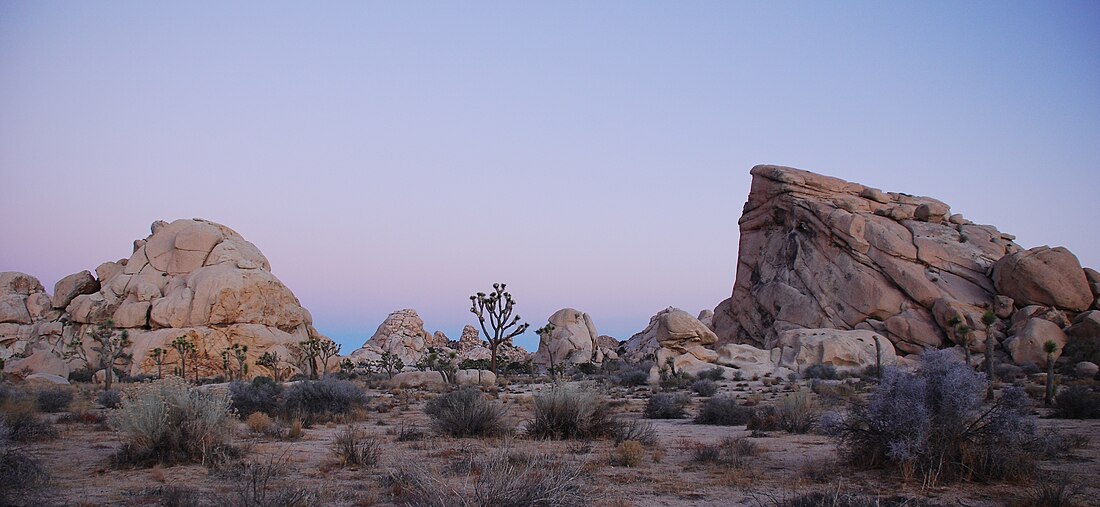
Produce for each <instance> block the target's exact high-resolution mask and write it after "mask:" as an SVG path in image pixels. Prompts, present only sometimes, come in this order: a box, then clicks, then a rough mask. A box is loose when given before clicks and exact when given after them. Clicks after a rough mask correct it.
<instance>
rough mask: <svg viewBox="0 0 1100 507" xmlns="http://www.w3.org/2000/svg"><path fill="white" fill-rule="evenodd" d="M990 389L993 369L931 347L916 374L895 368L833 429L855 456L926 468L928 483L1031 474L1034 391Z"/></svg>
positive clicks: (909, 471)
mask: <svg viewBox="0 0 1100 507" xmlns="http://www.w3.org/2000/svg"><path fill="white" fill-rule="evenodd" d="M985 388H986V383H985V375H984V374H980V373H977V372H975V371H974V370H973V369H972V368H970V367H969V366H967V365H965V364H963V362H962V361H961V360H958V359H956V358H954V357H953V356H952V355H951V353H950V352H949V351H936V350H933V351H928V352H925V353H924V354H922V356H921V365H920V367H919V368H918V370H917V372H916V373H915V374H911V373H906V372H902V371H898V370H887V371H886V373H885V374H884V375H883V378H882V381H881V383H880V384H879V385H878V386H877V387H876V388H875V389H874V390H873V391H872V392H871V395H870V397H869V399H868V401H867V402H866V403H859V404H854V405H853V406H852V408H851V410H850V411H849V415H848V417H847V418H846V419H844V420H842V421H840V422H839V423H838V427H835V428H831V429H827V431H829V432H830V433H833V434H835V435H837V436H838V437H839V439H840V443H841V450H842V452H843V454H844V455H845V456H846V457H847V458H848V459H849V460H850V461H852V462H853V463H855V464H858V465H862V466H891V467H896V468H897V469H899V470H900V471H901V472H902V474H903V476H905V477H907V478H908V477H910V476H914V475H917V474H919V475H920V477H921V479H922V481H923V483H924V484H925V485H927V486H933V485H935V484H937V483H939V482H940V481H955V480H982V481H993V480H1012V479H1018V478H1024V477H1026V476H1027V475H1029V474H1030V471H1031V470H1032V468H1033V467H1032V464H1033V463H1034V456H1033V455H1032V453H1031V452H1029V451H1027V450H1026V449H1027V447H1028V446H1029V445H1030V444H1031V442H1032V441H1033V440H1034V437H1035V421H1034V418H1033V416H1031V415H1030V414H1029V406H1028V400H1027V397H1026V395H1025V394H1024V393H1023V392H1021V391H1020V390H1018V389H1006V390H1005V391H1004V393H1003V394H1002V395H1001V397H1000V398H999V399H997V400H996V401H995V402H994V403H992V404H985V403H984V402H983V400H984V398H985Z"/></svg>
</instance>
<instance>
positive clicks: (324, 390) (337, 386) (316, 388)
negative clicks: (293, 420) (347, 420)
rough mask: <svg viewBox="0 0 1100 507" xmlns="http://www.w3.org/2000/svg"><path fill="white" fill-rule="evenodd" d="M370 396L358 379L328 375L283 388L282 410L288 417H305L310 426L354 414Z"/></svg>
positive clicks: (304, 422) (303, 420)
mask: <svg viewBox="0 0 1100 507" xmlns="http://www.w3.org/2000/svg"><path fill="white" fill-rule="evenodd" d="M369 401H370V399H369V398H367V395H366V394H365V393H364V392H363V390H362V389H360V388H359V386H357V385H355V383H353V382H350V381H347V380H339V379H337V378H334V377H326V378H324V379H322V380H312V381H309V380H304V381H301V382H298V383H296V384H294V385H292V386H290V387H288V388H286V390H285V391H283V395H282V407H281V409H282V412H283V413H284V415H285V416H287V417H295V416H297V417H301V418H302V424H304V425H305V426H306V427H307V428H308V427H310V426H312V425H314V424H317V423H324V422H328V421H330V420H332V418H333V417H335V416H337V415H343V414H350V413H352V412H354V411H355V409H358V408H363V407H365V406H366V405H367V402H369Z"/></svg>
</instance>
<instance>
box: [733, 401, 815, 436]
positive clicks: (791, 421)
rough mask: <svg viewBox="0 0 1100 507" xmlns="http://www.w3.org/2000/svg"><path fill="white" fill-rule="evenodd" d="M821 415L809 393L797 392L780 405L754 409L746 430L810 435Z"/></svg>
mask: <svg viewBox="0 0 1100 507" xmlns="http://www.w3.org/2000/svg"><path fill="white" fill-rule="evenodd" d="M820 414H821V411H820V409H818V407H817V404H815V403H814V402H813V400H812V399H811V398H810V395H809V393H807V392H805V391H795V392H793V393H791V394H788V395H787V396H785V397H784V398H783V401H781V402H780V403H779V405H775V406H773V405H768V406H764V407H759V408H755V409H753V410H752V414H751V415H750V416H749V421H748V423H747V424H746V429H750V430H757V431H776V430H783V431H786V432H788V433H809V432H810V430H812V429H813V428H814V425H815V424H816V423H817V420H818V417H819V416H820Z"/></svg>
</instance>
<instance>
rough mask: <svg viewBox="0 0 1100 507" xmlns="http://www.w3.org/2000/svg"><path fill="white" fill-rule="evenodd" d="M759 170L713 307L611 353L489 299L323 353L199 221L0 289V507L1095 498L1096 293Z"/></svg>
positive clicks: (246, 261) (234, 252)
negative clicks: (446, 325) (725, 289)
mask: <svg viewBox="0 0 1100 507" xmlns="http://www.w3.org/2000/svg"><path fill="white" fill-rule="evenodd" d="M751 176H752V184H751V189H750V192H749V194H748V196H747V199H746V202H745V205H744V208H743V213H742V215H741V218H740V220H739V221H738V228H739V231H740V236H739V238H740V240H739V241H740V244H739V248H738V252H737V258H736V263H735V265H733V266H730V267H731V268H735V272H736V276H735V279H734V280H733V290H732V294H731V295H730V297H729V298H728V299H726V300H724V301H720V302H715V305H714V307H713V308H707V309H703V310H702V311H698V312H696V311H694V309H692V310H693V311H690V312H689V311H685V310H683V309H678V308H673V307H669V308H666V309H664V310H661V311H659V312H657V313H656V314H655V315H653V317H652V318H651V319H650V321H649V322H648V323H645V322H639V323H638V326H637V328H638V329H639V331H638V332H637V333H635V334H634V335H633V336H630V337H629V338H623V339H620V338H615V337H612V336H607V335H602V334H599V332H598V330H597V327H596V322H598V321H599V315H590V314H588V313H586V312H584V311H582V310H578V309H574V308H568V307H567V308H562V309H561V310H559V311H557V312H554V313H553V314H552V315H550V316H548V317H546V319H545V321H543V320H542V319H541V318H540V319H530V320H523V319H521V318H519V312H521V311H523V308H524V303H523V297H524V295H523V293H521V292H517V293H516V294H515V295H513V293H512V291H511V289H510V288H509V286H508V285H506V284H504V283H493V282H496V281H494V280H488V281H486V284H485V287H484V292H477V293H475V294H472V295H470V298H469V300H468V301H456V302H455V304H456V305H461V306H464V305H466V304H469V305H470V308H469V311H470V313H471V316H470V317H469V318H470V323H469V324H468V325H466V327H465V328H464V329H463V331H462V333H461V336H459V337H458V338H457V339H450V338H449V337H447V336H446V335H445V334H444V333H442V332H438V331H437V332H430V331H428V330H427V329H425V324H424V320H423V319H422V318H421V316H420V315H419V314H418V312H417V311H416V310H414V309H409V308H406V309H399V310H396V311H393V312H392V313H391V314H390V315H389V317H387V318H386V319H385V320H384V321H383V322H382V323H380V324H379V325H378V328H377V330H376V331H375V332H374V334H373V336H371V337H370V339H368V340H366V342H365V343H363V345H362V346H361V347H360V348H358V349H356V350H350V351H348V350H341V347H340V346H339V344H337V343H336V342H335V341H333V340H331V339H330V338H328V337H326V336H324V335H323V334H322V333H320V332H319V331H318V330H317V329H316V328H315V327H314V325H313V317H312V314H311V312H310V311H309V310H308V309H306V308H304V307H303V306H302V305H301V303H300V302H299V299H298V298H297V297H296V296H295V295H294V293H293V292H292V291H291V288H289V287H287V286H286V285H284V284H283V283H282V282H281V281H280V280H279V279H278V278H277V277H275V275H274V274H272V267H271V263H270V262H269V261H268V259H267V257H265V256H264V254H263V253H262V252H261V251H260V249H259V248H257V246H256V245H254V244H253V243H251V242H249V241H248V240H246V239H245V237H244V236H242V235H241V234H239V233H238V232H237V231H234V230H233V229H231V228H229V227H227V226H225V225H222V224H218V223H215V222H211V221H208V220H203V219H178V220H173V221H170V222H167V221H156V222H154V223H153V224H152V226H151V230H150V234H149V236H148V237H146V238H144V239H138V240H136V241H134V243H133V253H132V255H131V256H130V257H129V258H126V259H118V260H109V261H106V262H103V263H102V264H100V265H99V267H98V268H96V269H95V272H94V273H92V272H91V271H81V272H78V273H75V274H72V275H70V276H67V277H64V278H62V279H61V280H60V281H58V282H57V283H56V284H55V286H54V288H53V291H52V293H51V292H47V291H46V289H45V288H44V287H43V285H42V284H41V283H40V282H39V281H38V279H36V278H35V277H34V276H31V275H29V274H25V273H21V272H14V271H10V272H4V273H2V274H0V358H2V359H3V384H2V387H0V445H2V446H3V448H2V449H0V460H2V462H0V474H2V476H0V503H3V504H5V505H265V506H266V505H272V506H274V505H280V506H282V505H285V506H290V505H364V506H365V505H439V506H451V505H481V506H507V505H517V506H518V505H545V506H555V505H607V506H643V505H671V506H677V505H754V506H777V507H778V506H811V505H812V506H818V505H820V506H878V505H882V506H902V505H906V506H908V505H912V506H924V505H928V506H939V505H944V506H946V505H964V506H971V507H974V506H994V505H1014V506H1040V505H1044V506H1045V505H1049V506H1055V505H1095V504H1096V501H1097V500H1096V499H1097V498H1100V486H1098V485H1097V482H1096V480H1095V479H1096V477H1097V472H1098V471H1100V467H1098V465H1097V463H1098V462H1100V461H1098V460H1100V376H1098V373H1100V367H1098V366H1097V363H1100V273H1098V272H1097V271H1095V270H1093V269H1090V268H1087V267H1082V266H1081V263H1080V261H1079V260H1078V257H1077V256H1075V255H1074V254H1073V253H1072V252H1070V251H1069V250H1067V249H1065V248H1059V247H1054V248H1051V247H1046V246H1043V247H1036V248H1029V249H1025V248H1022V247H1020V246H1019V245H1017V244H1016V243H1015V242H1014V240H1015V237H1014V236H1012V235H1011V234H1008V233H1005V232H1001V231H999V230H998V229H997V228H995V227H993V226H990V225H982V224H976V223H973V222H972V221H970V220H968V219H966V218H965V217H963V216H962V215H960V214H956V213H952V211H951V208H950V206H948V205H947V204H946V203H944V202H941V201H939V200H937V199H934V198H931V197H918V196H913V195H909V194H906V193H900V192H892V191H883V190H881V189H877V188H873V187H868V186H864V185H861V184H858V183H853V182H847V181H844V180H840V179H837V178H833V177H829V176H825V175H821V174H816V173H812V172H808V171H804V170H800V169H794V168H790V167H783V166H773V165H759V166H756V167H754V168H752V170H751ZM540 326H541V327H540ZM524 332H530V333H534V334H535V335H536V336H538V339H539V341H538V348H537V350H535V351H533V352H529V351H527V350H524V348H522V347H519V346H517V345H515V344H514V342H513V339H514V338H515V337H517V336H520V335H521V334H522V333H524Z"/></svg>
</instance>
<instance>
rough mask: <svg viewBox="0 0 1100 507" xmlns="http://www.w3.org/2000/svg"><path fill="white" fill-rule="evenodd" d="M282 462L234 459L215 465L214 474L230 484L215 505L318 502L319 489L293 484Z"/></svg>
mask: <svg viewBox="0 0 1100 507" xmlns="http://www.w3.org/2000/svg"><path fill="white" fill-rule="evenodd" d="M286 471H287V467H286V464H285V462H283V461H279V460H276V459H275V458H274V457H272V458H269V459H268V460H267V461H266V462H261V461H246V462H235V463H232V464H231V465H230V466H222V467H219V468H218V471H217V476H218V477H219V478H221V479H224V480H226V481H228V482H229V484H230V492H229V493H228V494H223V495H219V496H217V497H215V498H214V502H213V503H214V505H217V506H225V507H229V506H239V505H254V506H263V507H307V506H313V505H319V504H320V502H319V497H320V495H319V494H318V492H316V491H313V490H309V489H305V488H300V487H295V486H294V485H292V484H290V483H289V481H288V480H287V478H286Z"/></svg>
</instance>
